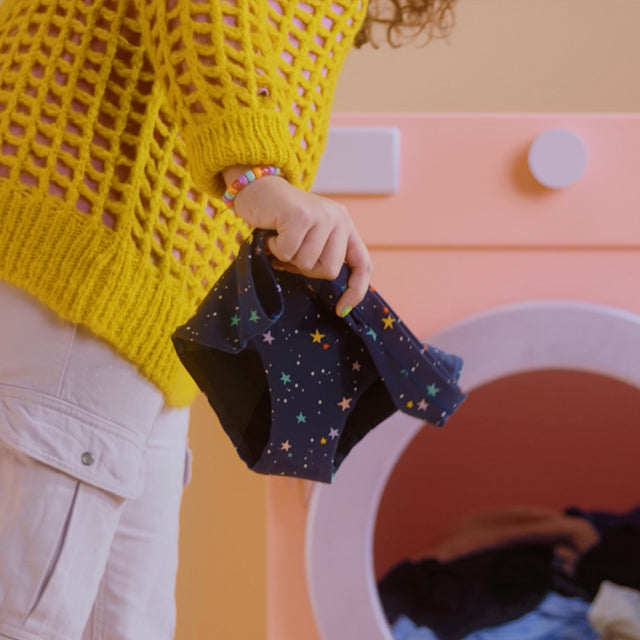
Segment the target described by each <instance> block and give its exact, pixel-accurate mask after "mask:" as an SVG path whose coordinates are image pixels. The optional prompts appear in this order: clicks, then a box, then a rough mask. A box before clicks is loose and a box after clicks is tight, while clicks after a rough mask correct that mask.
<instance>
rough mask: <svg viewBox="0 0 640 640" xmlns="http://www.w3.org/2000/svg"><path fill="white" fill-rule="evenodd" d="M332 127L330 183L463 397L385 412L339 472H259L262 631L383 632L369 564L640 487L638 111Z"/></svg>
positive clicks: (630, 495) (325, 184)
mask: <svg viewBox="0 0 640 640" xmlns="http://www.w3.org/2000/svg"><path fill="white" fill-rule="evenodd" d="M332 135H333V136H334V139H335V140H337V142H334V143H333V147H332V143H331V142H330V145H329V149H328V153H327V155H326V156H325V160H324V161H323V166H322V168H321V174H320V176H319V180H320V183H321V185H320V187H319V190H321V191H325V192H326V191H333V192H335V193H338V194H339V195H338V197H339V198H340V199H342V200H343V202H344V203H345V204H346V205H347V206H348V207H349V209H350V211H351V212H352V214H353V215H354V217H355V218H356V221H357V224H358V226H359V228H360V229H361V231H362V234H363V236H364V238H365V240H366V242H367V244H368V245H369V247H370V248H371V249H372V253H373V257H374V261H375V267H376V268H375V273H374V278H373V284H374V286H375V287H376V288H377V289H378V290H379V291H380V292H381V293H382V294H383V295H384V296H385V297H386V298H387V300H388V301H389V303H390V304H391V305H392V306H393V307H394V309H395V311H396V312H397V313H398V314H399V315H400V316H401V317H402V318H403V320H404V322H405V323H406V324H407V325H408V326H409V327H410V328H411V329H412V330H413V331H414V333H416V334H417V335H418V336H420V337H422V338H424V339H425V341H429V342H431V343H432V344H434V345H436V346H438V347H441V348H443V349H445V350H449V351H451V352H454V353H457V354H459V355H461V356H462V357H463V358H464V360H465V366H464V370H463V375H462V378H461V386H462V387H463V388H464V389H465V390H466V391H467V392H468V393H469V397H468V400H467V401H466V403H465V404H464V405H463V406H462V407H461V408H460V409H459V411H458V412H457V413H456V414H455V415H454V416H453V417H452V418H451V419H450V421H449V422H448V423H447V425H446V426H445V427H444V429H437V428H435V427H431V426H425V425H423V424H421V423H420V421H418V420H415V419H413V418H410V417H409V416H406V415H404V414H401V413H397V414H395V415H394V416H392V417H391V418H389V419H388V420H386V421H385V422H384V423H383V424H382V425H381V426H380V427H378V428H377V429H376V430H374V432H372V433H371V434H370V435H368V436H367V437H366V438H365V439H364V440H363V441H362V442H361V443H359V444H358V445H357V447H356V448H355V449H354V450H353V452H352V453H351V454H350V456H349V457H348V458H347V460H346V461H345V462H344V464H343V465H342V467H341V468H340V470H339V471H338V473H337V475H336V478H335V481H334V483H333V484H332V485H317V486H312V485H310V484H308V483H303V482H301V481H297V480H291V479H280V478H274V479H271V480H270V481H269V483H268V510H269V518H268V574H269V575H268V638H269V640H353V639H354V638H357V639H366V640H391V639H392V635H391V631H390V629H389V626H388V624H387V622H386V619H385V616H384V613H383V611H382V608H381V605H380V602H379V598H378V592H377V587H376V581H377V579H379V578H380V577H381V576H382V575H383V574H384V572H385V571H386V570H387V569H389V568H390V567H391V566H393V564H394V563H396V562H398V561H401V560H403V559H407V558H419V557H421V555H423V554H424V553H425V552H426V551H427V550H428V549H429V546H430V544H432V543H433V541H434V540H436V539H437V537H438V535H440V534H441V533H442V531H443V530H445V528H446V527H448V526H449V525H450V524H451V523H452V522H454V521H455V520H456V518H458V517H459V516H461V515H463V514H465V513H468V512H469V510H471V509H475V508H478V507H491V506H499V505H505V504H535V505H541V506H547V507H553V508H558V509H562V508H565V507H567V506H571V505H576V506H580V507H582V508H587V509H595V508H604V509H610V510H614V511H615V510H623V509H628V508H630V507H632V506H634V505H635V504H637V502H638V497H637V486H638V481H639V480H640V470H639V469H640V468H639V467H638V464H637V460H638V457H639V456H640V435H639V432H638V429H639V428H640V427H639V426H638V425H639V424H640V392H639V388H640V294H639V293H638V290H639V287H638V281H639V279H640V215H638V210H639V209H640V179H638V177H637V167H638V166H639V165H640V117H638V116H636V115H626V114H615V115H613V114H612V115H601V114H593V115H591V114H580V115H575V114H544V115H541V114H535V115H533V114H517V115H512V114H490V115H465V114H461V115H417V114H416V115H413V114H388V115H341V116H338V117H336V118H334V121H333V129H332ZM350 136H353V137H350ZM340 139H341V140H342V142H341V141H340ZM345 141H346V145H345ZM340 144H342V145H343V146H342V147H340ZM336 145H337V146H336ZM332 148H333V150H334V151H335V149H339V151H340V153H338V154H332ZM350 180H351V182H350ZM350 185H355V186H353V187H350ZM350 190H351V191H352V192H353V191H356V192H358V195H347V194H348V193H349V191H350ZM371 194H373V195H371Z"/></svg>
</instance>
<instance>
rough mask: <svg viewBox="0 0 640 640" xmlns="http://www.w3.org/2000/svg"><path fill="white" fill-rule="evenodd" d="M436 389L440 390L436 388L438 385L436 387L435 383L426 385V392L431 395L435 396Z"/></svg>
mask: <svg viewBox="0 0 640 640" xmlns="http://www.w3.org/2000/svg"><path fill="white" fill-rule="evenodd" d="M438 391H440V389H438V387H436V385H435V383H432V384H430V385H429V386H428V387H427V393H428V394H429V395H430V396H431V397H432V398H435V397H436V394H437V393H438Z"/></svg>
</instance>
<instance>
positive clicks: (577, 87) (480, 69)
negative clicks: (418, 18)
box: [334, 0, 640, 112]
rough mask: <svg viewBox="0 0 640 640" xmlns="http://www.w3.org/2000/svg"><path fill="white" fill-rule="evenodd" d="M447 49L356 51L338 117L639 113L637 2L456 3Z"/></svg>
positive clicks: (442, 44) (341, 87) (342, 84)
mask: <svg viewBox="0 0 640 640" xmlns="http://www.w3.org/2000/svg"><path fill="white" fill-rule="evenodd" d="M456 15H457V24H456V26H455V29H454V31H453V33H452V34H451V36H450V37H449V39H448V40H447V41H433V42H432V43H431V44H429V45H428V46H427V47H422V48H419V47H416V46H415V45H410V46H406V47H403V48H400V49H396V50H394V49H391V48H390V47H388V46H381V47H380V48H379V49H378V50H371V49H370V48H368V47H365V48H363V49H361V50H356V51H353V52H351V54H350V55H349V57H348V58H347V62H346V64H345V67H344V70H343V73H342V75H341V77H340V80H339V84H338V91H337V95H336V100H335V105H334V108H335V110H336V111H339V112H344V111H358V112H363V111H366V112H369V111H403V112H407V111H418V112H425V111H431V112H433V111H442V112H452V111H473V112H478V111H528V112H530V111H575V112H579V111H581V112H584V111H637V110H638V108H639V107H640V85H639V83H638V82H636V76H637V61H638V59H639V57H640V39H639V38H638V37H637V25H638V24H640V2H638V1H637V0H608V1H607V2H602V0H580V2H576V0H458V6H457V10H456Z"/></svg>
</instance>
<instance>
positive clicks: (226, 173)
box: [220, 164, 251, 187]
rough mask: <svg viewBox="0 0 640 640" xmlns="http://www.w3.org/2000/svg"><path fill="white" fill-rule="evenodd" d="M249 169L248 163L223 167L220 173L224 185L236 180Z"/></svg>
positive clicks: (227, 185) (228, 185)
mask: <svg viewBox="0 0 640 640" xmlns="http://www.w3.org/2000/svg"><path fill="white" fill-rule="evenodd" d="M249 169H251V165H250V164H236V165H233V166H232V167H227V168H226V169H223V170H222V171H221V172H220V173H221V174H222V179H223V180H224V185H225V187H230V186H231V185H232V184H233V183H234V181H235V180H237V179H238V178H239V177H240V176H241V175H242V174H243V173H244V172H245V171H248V170H249Z"/></svg>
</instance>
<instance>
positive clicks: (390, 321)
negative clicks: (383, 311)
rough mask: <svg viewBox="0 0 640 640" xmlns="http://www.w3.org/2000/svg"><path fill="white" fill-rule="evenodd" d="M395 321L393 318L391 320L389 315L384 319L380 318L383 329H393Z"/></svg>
mask: <svg viewBox="0 0 640 640" xmlns="http://www.w3.org/2000/svg"><path fill="white" fill-rule="evenodd" d="M395 321H396V319H395V318H392V317H391V316H390V315H389V316H387V317H386V318H382V323H383V324H384V328H385V329H393V323H394V322H395Z"/></svg>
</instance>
